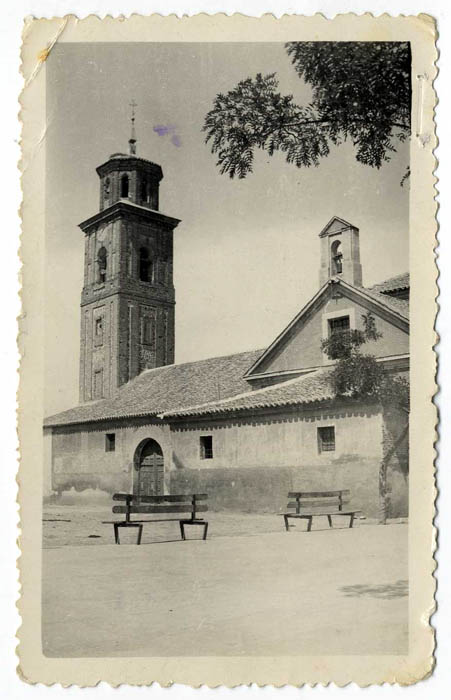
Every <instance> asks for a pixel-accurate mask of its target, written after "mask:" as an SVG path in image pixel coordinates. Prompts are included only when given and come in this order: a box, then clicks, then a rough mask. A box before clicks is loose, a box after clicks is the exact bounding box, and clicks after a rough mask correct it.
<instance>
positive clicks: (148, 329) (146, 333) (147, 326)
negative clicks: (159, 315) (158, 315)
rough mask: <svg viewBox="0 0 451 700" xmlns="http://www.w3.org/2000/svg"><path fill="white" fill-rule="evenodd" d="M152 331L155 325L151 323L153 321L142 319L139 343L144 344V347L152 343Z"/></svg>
mask: <svg viewBox="0 0 451 700" xmlns="http://www.w3.org/2000/svg"><path fill="white" fill-rule="evenodd" d="M154 329H155V324H154V322H153V319H151V318H144V319H143V325H142V339H141V342H142V343H144V344H145V345H152V343H153V342H154V335H155V333H154Z"/></svg>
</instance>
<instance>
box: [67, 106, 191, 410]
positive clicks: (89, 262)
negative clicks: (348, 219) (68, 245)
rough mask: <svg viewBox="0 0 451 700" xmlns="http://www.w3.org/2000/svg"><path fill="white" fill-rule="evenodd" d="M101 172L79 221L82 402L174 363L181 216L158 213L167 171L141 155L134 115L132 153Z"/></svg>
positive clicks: (119, 156) (114, 159) (102, 167)
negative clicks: (90, 209)
mask: <svg viewBox="0 0 451 700" xmlns="http://www.w3.org/2000/svg"><path fill="white" fill-rule="evenodd" d="M134 106H135V105H134V104H133V103H132V107H133V109H134ZM97 174H98V176H99V178H100V205H99V212H98V214H95V216H92V217H91V218H89V219H86V221H83V222H82V223H81V224H80V228H81V230H82V231H83V232H84V234H85V262H84V285H83V291H82V294H81V334H80V402H81V403H83V402H85V401H91V400H96V399H101V398H107V397H110V396H113V395H114V394H115V392H116V391H117V388H118V387H119V386H121V384H124V383H125V382H128V381H129V380H130V379H133V377H136V375H138V374H139V373H140V372H142V371H143V370H145V369H148V368H152V367H159V366H161V365H167V364H172V363H173V362H174V307H175V291H174V285H173V265H172V263H173V231H174V229H175V227H176V226H177V224H178V223H179V219H174V218H172V217H170V216H166V215H165V214H162V213H161V212H160V211H159V202H158V189H159V183H160V181H161V179H162V178H163V172H162V170H161V168H160V166H159V165H156V164H155V163H152V162H151V161H149V160H146V159H144V158H139V157H138V156H137V155H136V138H135V128H134V112H132V133H131V138H130V140H129V153H128V154H124V153H114V154H113V155H112V156H110V158H109V159H108V160H107V161H106V163H103V164H102V165H100V166H99V167H98V168H97Z"/></svg>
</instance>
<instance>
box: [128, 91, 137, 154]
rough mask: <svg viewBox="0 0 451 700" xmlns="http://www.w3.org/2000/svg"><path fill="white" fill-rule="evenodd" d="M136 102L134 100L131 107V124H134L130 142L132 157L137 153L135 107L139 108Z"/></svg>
mask: <svg viewBox="0 0 451 700" xmlns="http://www.w3.org/2000/svg"><path fill="white" fill-rule="evenodd" d="M137 106H138V105H137V103H136V102H135V100H132V101H131V102H130V104H129V107H131V108H132V114H131V122H132V133H131V136H130V138H129V140H128V145H129V150H130V155H135V153H136V133H135V107H137Z"/></svg>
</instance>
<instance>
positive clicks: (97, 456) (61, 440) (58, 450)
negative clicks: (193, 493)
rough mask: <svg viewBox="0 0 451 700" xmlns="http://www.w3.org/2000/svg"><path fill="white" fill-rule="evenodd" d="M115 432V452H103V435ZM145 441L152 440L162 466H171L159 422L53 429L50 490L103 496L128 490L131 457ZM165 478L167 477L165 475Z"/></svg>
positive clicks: (164, 432) (164, 428)
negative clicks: (160, 453) (98, 492)
mask: <svg viewBox="0 0 451 700" xmlns="http://www.w3.org/2000/svg"><path fill="white" fill-rule="evenodd" d="M106 433H115V435H116V449H115V451H114V452H106V451H105V434H106ZM145 438H153V439H154V440H156V441H157V442H158V443H159V444H160V445H161V448H162V450H163V457H164V462H165V465H170V464H171V447H170V444H169V440H168V438H169V428H168V426H164V425H162V424H161V423H160V424H159V423H157V422H154V423H150V422H147V423H146V422H143V421H138V420H137V421H136V422H135V423H134V424H128V425H123V424H122V425H121V424H114V423H108V424H97V425H96V426H95V428H90V429H84V430H80V428H77V427H74V428H65V429H63V428H56V429H54V431H53V436H52V484H51V488H52V490H53V491H57V492H62V491H68V490H70V489H75V490H76V491H83V490H84V489H100V490H102V491H106V492H107V493H111V494H112V493H115V492H116V491H132V489H133V457H134V454H135V450H136V448H137V446H138V445H139V443H140V442H141V441H142V440H144V439H145ZM167 478H169V476H168V474H167Z"/></svg>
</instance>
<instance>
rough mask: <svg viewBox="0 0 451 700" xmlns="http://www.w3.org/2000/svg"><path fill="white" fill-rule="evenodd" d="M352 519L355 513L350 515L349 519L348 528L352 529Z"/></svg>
mask: <svg viewBox="0 0 451 700" xmlns="http://www.w3.org/2000/svg"><path fill="white" fill-rule="evenodd" d="M354 518H355V513H351V517H350V519H349V527H352V526H353V525H354Z"/></svg>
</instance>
